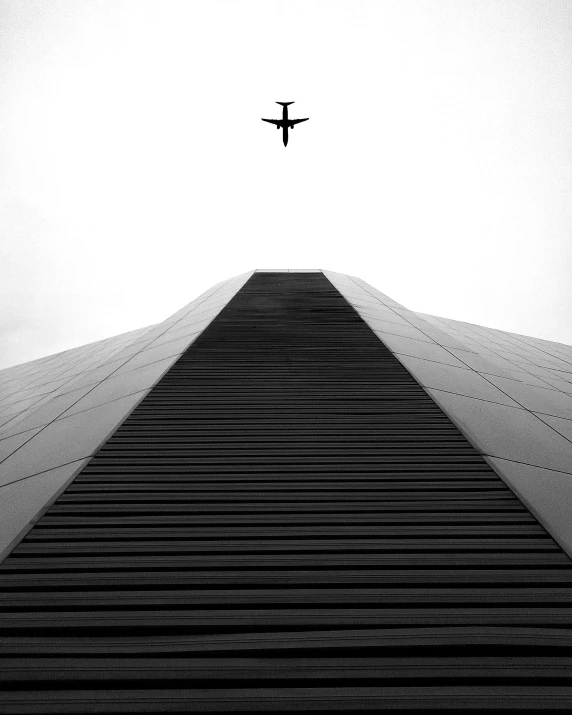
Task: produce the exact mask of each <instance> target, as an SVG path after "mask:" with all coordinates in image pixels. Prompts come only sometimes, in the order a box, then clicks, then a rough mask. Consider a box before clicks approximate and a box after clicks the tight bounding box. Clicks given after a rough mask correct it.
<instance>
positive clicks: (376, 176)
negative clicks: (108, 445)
mask: <svg viewBox="0 0 572 715" xmlns="http://www.w3.org/2000/svg"><path fill="white" fill-rule="evenodd" d="M277 100H278V101H295V102H296V103H295V104H294V105H293V106H292V107H290V110H291V111H290V116H292V117H310V121H309V122H306V123H304V124H301V125H300V126H299V127H296V128H295V130H294V131H292V132H291V138H290V143H289V145H288V147H287V148H284V146H283V145H282V142H281V140H280V135H279V132H277V131H276V130H275V128H274V127H273V126H271V125H269V124H265V123H263V122H261V121H260V117H279V116H280V111H281V108H280V107H279V106H278V105H276V104H275V102H276V101H277ZM571 229H572V2H570V0H561V1H560V0H548V1H543V0H504V1H503V0H478V1H464V0H453V1H451V2H449V1H448V0H433V1H430V0H395V1H394V0H385V1H383V0H371V1H369V0H348V1H347V2H342V1H340V0H338V1H336V0H328V1H318V0H302V1H301V2H291V1H288V2H285V1H284V0H280V1H278V2H275V1H274V0H261V1H260V2H254V1H252V2H250V1H243V0H206V1H205V2H201V1H198V0H197V1H194V2H193V1H192V0H182V1H181V2H177V1H175V0H152V1H148V2H146V1H145V0H133V1H129V0H109V1H107V0H61V1H60V0H37V1H28V0H3V1H0V241H1V243H0V297H1V306H2V309H1V314H0V336H1V340H2V343H1V355H0V367H5V366H9V365H12V364H16V363H19V362H23V361H26V360H31V359H34V358H37V357H41V356H43V355H48V354H50V353H53V352H57V351H60V350H64V349H67V348H70V347H75V346H78V345H82V344H84V343H87V342H92V341H94V340H99V339H101V338H105V337H109V336H111V335H114V334H118V333H121V332H125V331H128V330H132V329H135V328H139V327H142V326H144V325H149V324H152V323H155V322H158V321H160V320H163V319H164V318H166V317H167V316H168V315H170V314H171V313H173V312H174V311H176V310H178V309H179V308H180V307H181V306H182V305H184V304H185V303H187V302H189V301H190V300H192V299H193V298H194V297H196V296H197V295H198V294H199V293H201V292H202V291H204V290H206V289H207V288H208V287H209V286H211V285H212V284H214V283H217V282H219V281H221V280H223V279H225V278H228V277H231V276H233V275H236V274H239V273H243V272H245V271H247V270H250V269H252V268H283V267H287V268H288V267H289V268H303V267H309V268H314V267H318V268H327V269H330V270H335V271H340V272H343V273H350V274H353V275H358V276H360V277H361V278H363V279H364V280H366V281H368V282H369V283H371V284H372V285H374V286H376V287H377V288H379V289H380V290H381V291H383V292H385V293H387V294H388V295H390V296H391V297H393V298H394V299H395V300H398V301H400V302H401V303H403V304H404V305H406V306H407V307H408V308H411V309H413V310H419V311H422V312H426V313H431V314H434V315H441V316H445V317H449V318H455V319H460V320H465V321H468V322H473V323H477V324H481V325H485V326H489V327H495V328H500V329H503V330H510V331H515V332H520V333H524V334H528V335H533V336H537V337H542V338H548V339H551V340H557V341H561V342H566V343H572V313H571V306H572V240H571V237H572V232H571Z"/></svg>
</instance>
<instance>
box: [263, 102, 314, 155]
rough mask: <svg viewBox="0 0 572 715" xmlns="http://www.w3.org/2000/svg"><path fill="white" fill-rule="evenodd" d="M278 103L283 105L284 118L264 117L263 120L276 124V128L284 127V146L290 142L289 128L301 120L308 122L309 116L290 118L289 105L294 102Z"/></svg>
mask: <svg viewBox="0 0 572 715" xmlns="http://www.w3.org/2000/svg"><path fill="white" fill-rule="evenodd" d="M277 104H281V105H282V119H264V118H262V121H263V122H269V123H270V124H274V125H275V126H276V129H282V142H283V143H284V146H287V144H288V129H293V128H294V125H295V124H299V123H300V122H307V121H308V117H306V118H304V119H290V118H289V117H288V105H289V104H293V102H277Z"/></svg>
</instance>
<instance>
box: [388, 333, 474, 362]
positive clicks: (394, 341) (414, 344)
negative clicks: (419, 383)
mask: <svg viewBox="0 0 572 715" xmlns="http://www.w3.org/2000/svg"><path fill="white" fill-rule="evenodd" d="M376 335H377V336H378V337H379V338H380V340H381V341H382V343H384V344H385V345H387V347H388V348H389V349H390V350H391V352H393V353H395V354H396V355H398V356H399V355H409V356H410V357H417V358H421V359H422V360H433V361H435V362H440V363H443V364H444V365H452V366H453V367H462V368H466V367H467V366H466V365H465V364H464V363H462V362H461V361H460V360H459V359H458V358H456V357H455V356H454V355H451V353H450V352H449V351H448V350H447V349H445V348H442V347H441V346H440V345H436V344H435V343H426V342H424V341H423V340H412V339H411V338H403V337H400V336H398V335H389V334H387V333H376Z"/></svg>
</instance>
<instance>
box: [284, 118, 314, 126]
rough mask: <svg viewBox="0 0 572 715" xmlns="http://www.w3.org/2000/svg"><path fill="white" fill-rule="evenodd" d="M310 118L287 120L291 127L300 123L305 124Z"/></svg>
mask: <svg viewBox="0 0 572 715" xmlns="http://www.w3.org/2000/svg"><path fill="white" fill-rule="evenodd" d="M308 119H310V117H306V118H305V119H289V120H288V124H289V125H290V126H291V127H293V126H294V124H300V122H307V121H308Z"/></svg>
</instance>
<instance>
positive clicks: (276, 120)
mask: <svg viewBox="0 0 572 715" xmlns="http://www.w3.org/2000/svg"><path fill="white" fill-rule="evenodd" d="M260 119H262V121H263V122H268V123H269V124H276V126H277V127H279V126H280V119H264V117H260Z"/></svg>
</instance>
